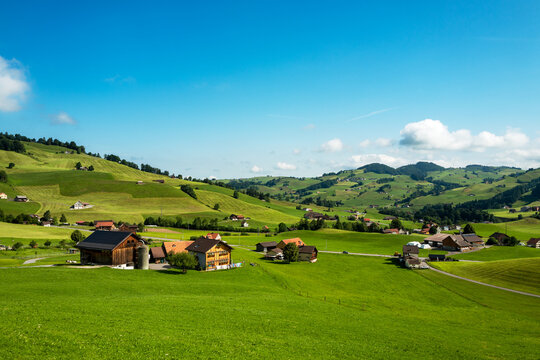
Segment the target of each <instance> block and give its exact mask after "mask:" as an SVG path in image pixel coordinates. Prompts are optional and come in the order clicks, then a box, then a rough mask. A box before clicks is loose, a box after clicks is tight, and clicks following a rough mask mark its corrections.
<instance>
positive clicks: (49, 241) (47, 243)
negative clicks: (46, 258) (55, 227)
mask: <svg viewBox="0 0 540 360" xmlns="http://www.w3.org/2000/svg"><path fill="white" fill-rule="evenodd" d="M51 244H52V243H51V240H47V241H45V243H43V245H45V246H46V247H49V246H51Z"/></svg>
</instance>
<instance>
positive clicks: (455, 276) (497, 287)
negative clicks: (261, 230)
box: [428, 264, 540, 298]
mask: <svg viewBox="0 0 540 360" xmlns="http://www.w3.org/2000/svg"><path fill="white" fill-rule="evenodd" d="M428 266H429V269H430V270H433V271H435V272H438V273H439V274H443V275H446V276H451V277H453V278H456V279H460V280H465V281H469V282H472V283H475V284H478V285H484V286H489V287H492V288H495V289H499V290H504V291H509V292H513V293H516V294H521V295H527V296H532V297H535V298H540V295H537V294H531V293H528V292H525V291H519V290H514V289H509V288H505V287H502V286H497V285H492V284H487V283H484V282H481V281H477V280H472V279H468V278H465V277H463V276H459V275H454V274H451V273H448V272H446V271H442V270H439V269H436V268H434V267H432V266H431V265H429V264H428Z"/></svg>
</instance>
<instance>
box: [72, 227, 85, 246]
mask: <svg viewBox="0 0 540 360" xmlns="http://www.w3.org/2000/svg"><path fill="white" fill-rule="evenodd" d="M71 240H73V242H74V243H75V244H78V243H79V242H81V241H83V240H84V235H83V234H82V232H80V231H79V230H75V231H74V232H72V233H71Z"/></svg>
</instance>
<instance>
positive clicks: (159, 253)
mask: <svg viewBox="0 0 540 360" xmlns="http://www.w3.org/2000/svg"><path fill="white" fill-rule="evenodd" d="M150 260H151V261H152V262H154V263H156V264H159V263H164V262H165V252H164V251H163V248H162V247H161V246H155V247H152V248H150Z"/></svg>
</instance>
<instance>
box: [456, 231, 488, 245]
mask: <svg viewBox="0 0 540 360" xmlns="http://www.w3.org/2000/svg"><path fill="white" fill-rule="evenodd" d="M461 236H462V237H463V239H464V240H465V241H466V242H468V243H469V244H471V245H472V246H476V247H478V246H484V240H482V238H481V237H480V236H478V235H476V234H475V233H471V234H461Z"/></svg>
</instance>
